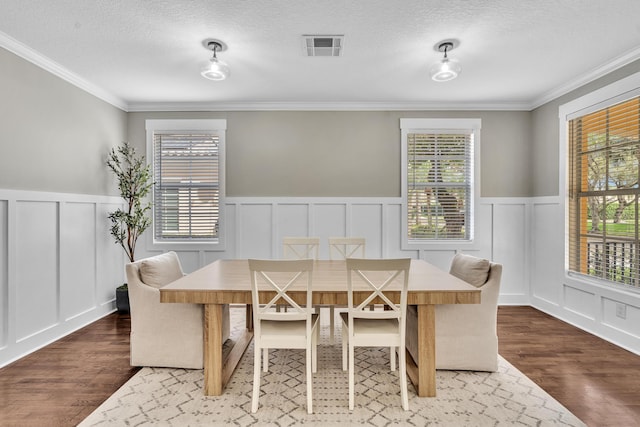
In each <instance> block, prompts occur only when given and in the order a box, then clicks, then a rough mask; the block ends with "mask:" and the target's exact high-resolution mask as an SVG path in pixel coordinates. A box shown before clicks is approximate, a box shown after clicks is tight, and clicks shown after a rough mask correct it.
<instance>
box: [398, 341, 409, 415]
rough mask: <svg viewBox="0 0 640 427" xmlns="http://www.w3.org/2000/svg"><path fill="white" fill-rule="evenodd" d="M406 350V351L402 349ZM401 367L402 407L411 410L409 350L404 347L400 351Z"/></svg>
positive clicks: (399, 370)
mask: <svg viewBox="0 0 640 427" xmlns="http://www.w3.org/2000/svg"><path fill="white" fill-rule="evenodd" d="M402 350H404V351H402ZM398 354H399V356H400V357H399V361H398V362H399V363H400V367H399V369H398V372H399V374H400V397H401V398H402V409H404V410H405V411H408V410H409V396H408V392H407V350H405V349H404V348H402V349H401V350H400V351H398Z"/></svg>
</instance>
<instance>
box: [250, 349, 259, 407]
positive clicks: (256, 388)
mask: <svg viewBox="0 0 640 427" xmlns="http://www.w3.org/2000/svg"><path fill="white" fill-rule="evenodd" d="M259 397H260V348H258V347H255V348H254V350H253V395H252V398H251V412H252V413H256V412H257V411H258V399H259Z"/></svg>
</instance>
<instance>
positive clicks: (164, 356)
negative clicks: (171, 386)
mask: <svg viewBox="0 0 640 427" xmlns="http://www.w3.org/2000/svg"><path fill="white" fill-rule="evenodd" d="M126 272H127V282H128V286H129V301H130V307H131V366H160V367H171V368H188V369H202V367H203V343H204V335H203V316H204V314H203V313H204V310H203V307H202V305H199V304H178V303H170V304H169V303H164V304H163V303H160V288H162V287H163V286H165V285H167V284H169V283H171V282H173V281H174V280H177V279H179V278H181V277H182V276H183V275H184V273H183V272H182V267H181V265H180V260H179V259H178V255H177V254H176V253H175V252H173V251H172V252H167V253H164V254H161V255H157V256H153V257H150V258H145V259H142V260H139V261H135V262H133V263H130V264H127V266H126ZM222 316H223V321H224V323H223V328H222V340H223V342H224V341H225V340H226V339H227V338H229V306H228V305H225V306H224V308H223V313H222Z"/></svg>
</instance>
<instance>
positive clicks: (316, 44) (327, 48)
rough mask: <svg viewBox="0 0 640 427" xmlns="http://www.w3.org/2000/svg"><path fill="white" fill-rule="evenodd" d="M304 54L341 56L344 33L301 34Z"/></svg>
mask: <svg viewBox="0 0 640 427" xmlns="http://www.w3.org/2000/svg"><path fill="white" fill-rule="evenodd" d="M302 44H303V46H302V47H303V49H304V52H305V53H304V54H305V55H306V56H342V49H343V46H344V34H339V35H335V34H334V35H309V34H305V35H303V36H302Z"/></svg>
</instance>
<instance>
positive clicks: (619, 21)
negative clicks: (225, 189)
mask: <svg viewBox="0 0 640 427" xmlns="http://www.w3.org/2000/svg"><path fill="white" fill-rule="evenodd" d="M638 17H640V0H606V1H605V0H589V1H586V0H536V1H514V0H396V1H391V0H319V1H318V0H315V1H309V0H297V1H293V0H270V1H265V0H235V1H212V0H137V1H132V0H93V1H87V0H56V1H50V0H40V1H37V0H0V46H3V47H5V48H7V49H9V50H11V51H13V52H15V53H17V54H19V55H21V56H23V57H25V58H27V59H29V60H32V61H33V62H36V63H39V64H41V65H42V64H45V65H46V66H47V67H48V68H49V69H54V70H58V74H59V75H62V76H63V77H65V78H67V79H68V80H71V81H75V82H76V84H78V85H79V86H80V87H84V88H86V89H88V90H89V91H91V92H93V93H96V94H97V95H98V96H101V97H102V98H103V99H107V100H109V101H110V102H112V103H114V104H116V105H119V106H120V107H122V108H124V109H128V110H131V111H133V110H140V109H188V108H193V107H198V106H199V107H202V108H205V109H207V108H208V109H216V108H227V109H232V108H238V109H242V108H257V107H259V106H260V105H263V106H265V107H266V108H269V107H271V108H274V107H279V108H287V107H291V108H323V106H326V107H327V108H340V106H343V107H345V108H362V107H363V106H365V107H366V106H369V108H377V107H380V108H409V107H416V108H421V107H423V108H428V107H429V106H432V107H434V108H465V107H476V108H524V109H526V108H532V107H533V106H536V105H539V104H540V103H542V102H544V101H546V100H549V99H550V97H552V96H556V95H558V94H560V93H561V92H562V91H567V90H569V89H572V88H574V87H576V86H577V85H578V84H583V83H585V82H586V81H588V80H589V79H593V78H594V77H597V76H598V75H599V74H601V73H603V72H605V71H610V70H611V69H613V68H616V67H619V66H621V65H624V64H626V63H628V62H630V61H632V60H635V59H638V58H640V20H639V19H638ZM303 34H344V36H345V39H344V53H343V56H341V57H337V58H333V57H306V56H304V55H303V49H302V41H301V35H303ZM206 38H217V39H221V40H222V41H224V42H225V43H226V44H227V45H228V50H227V51H225V52H222V53H221V54H219V55H218V56H219V58H220V59H222V60H224V61H226V62H227V63H228V64H229V66H230V68H231V75H230V77H229V78H228V79H227V80H225V81H222V82H213V81H209V80H205V79H204V78H202V77H201V76H200V74H199V67H200V65H201V63H203V62H206V61H207V60H208V58H209V56H210V55H209V52H208V51H207V50H205V48H204V47H203V46H202V40H204V39H206ZM450 38H453V39H456V40H458V41H459V46H458V47H457V48H456V49H454V50H453V52H451V53H450V57H451V58H456V59H457V60H459V62H460V64H461V66H462V73H461V75H460V76H459V77H458V78H457V79H456V80H453V81H450V82H446V83H436V82H433V81H432V80H431V79H430V78H429V75H428V69H429V66H430V65H431V64H433V63H434V62H436V61H438V60H439V59H440V58H441V56H442V54H440V53H438V52H436V51H435V50H434V45H436V44H437V43H438V42H439V41H441V40H443V39H450Z"/></svg>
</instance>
